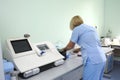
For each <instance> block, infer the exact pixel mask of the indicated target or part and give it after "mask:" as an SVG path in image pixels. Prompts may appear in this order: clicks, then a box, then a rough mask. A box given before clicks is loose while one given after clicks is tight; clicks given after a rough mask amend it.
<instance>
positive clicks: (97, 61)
mask: <svg viewBox="0 0 120 80" xmlns="http://www.w3.org/2000/svg"><path fill="white" fill-rule="evenodd" d="M70 29H71V30H72V35H71V39H70V41H69V43H68V44H67V45H66V47H65V48H63V49H62V51H63V52H64V51H67V50H70V49H72V48H74V46H75V44H78V45H79V46H80V47H81V48H80V49H79V51H81V53H82V58H83V64H84V70H83V80H102V77H103V74H104V67H105V64H106V56H105V54H104V51H103V50H102V48H101V44H100V39H99V37H98V34H97V32H96V28H95V27H92V26H89V25H86V24H84V22H83V20H82V18H81V17H80V16H78V15H77V16H74V17H73V18H72V19H71V22H70Z"/></svg>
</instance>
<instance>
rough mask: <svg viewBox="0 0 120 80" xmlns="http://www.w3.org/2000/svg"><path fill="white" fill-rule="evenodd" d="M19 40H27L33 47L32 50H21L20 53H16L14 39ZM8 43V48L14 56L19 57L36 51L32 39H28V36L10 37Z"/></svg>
mask: <svg viewBox="0 0 120 80" xmlns="http://www.w3.org/2000/svg"><path fill="white" fill-rule="evenodd" d="M17 40H27V41H28V43H29V45H30V47H31V50H30V51H25V52H19V53H15V51H14V48H13V46H12V43H11V42H12V41H17ZM7 44H8V48H9V50H10V54H11V56H12V57H13V58H18V57H21V56H26V55H31V54H33V53H35V51H34V49H33V47H32V45H31V43H30V41H29V40H28V39H27V38H14V39H8V40H7Z"/></svg>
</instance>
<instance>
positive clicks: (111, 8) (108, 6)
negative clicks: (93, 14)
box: [104, 0, 120, 38]
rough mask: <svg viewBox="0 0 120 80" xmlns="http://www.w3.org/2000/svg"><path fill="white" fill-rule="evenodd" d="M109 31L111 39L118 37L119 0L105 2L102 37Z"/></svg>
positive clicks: (119, 27) (119, 25) (119, 34)
mask: <svg viewBox="0 0 120 80" xmlns="http://www.w3.org/2000/svg"><path fill="white" fill-rule="evenodd" d="M109 29H110V30H111V31H112V37H113V38H114V37H116V36H120V0H105V27H104V32H105V33H104V35H106V33H107V31H108V30H109Z"/></svg>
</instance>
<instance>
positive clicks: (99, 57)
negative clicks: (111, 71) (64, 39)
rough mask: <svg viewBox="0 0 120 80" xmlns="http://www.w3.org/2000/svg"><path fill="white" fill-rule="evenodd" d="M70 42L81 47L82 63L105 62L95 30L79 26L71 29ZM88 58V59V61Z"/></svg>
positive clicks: (83, 25)
mask: <svg viewBox="0 0 120 80" xmlns="http://www.w3.org/2000/svg"><path fill="white" fill-rule="evenodd" d="M71 41H72V42H74V43H76V44H78V45H79V46H81V53H82V57H83V63H84V64H85V63H86V61H87V60H89V61H90V62H91V63H93V64H97V63H101V62H105V61H106V56H105V53H104V51H103V50H102V47H101V44H100V39H99V37H98V34H97V32H96V28H94V27H92V26H88V25H86V24H81V25H79V26H77V27H75V28H74V29H73V32H72V36H71ZM88 58H89V59H88Z"/></svg>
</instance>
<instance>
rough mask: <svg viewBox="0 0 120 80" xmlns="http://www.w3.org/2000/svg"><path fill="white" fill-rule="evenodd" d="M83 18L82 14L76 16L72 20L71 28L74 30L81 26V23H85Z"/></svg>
mask: <svg viewBox="0 0 120 80" xmlns="http://www.w3.org/2000/svg"><path fill="white" fill-rule="evenodd" d="M83 23H84V22H83V20H82V18H81V17H80V16H78V15H77V16H74V17H73V18H72V19H71V21H70V29H71V30H73V29H74V28H75V27H77V26H79V25H80V24H83Z"/></svg>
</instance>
